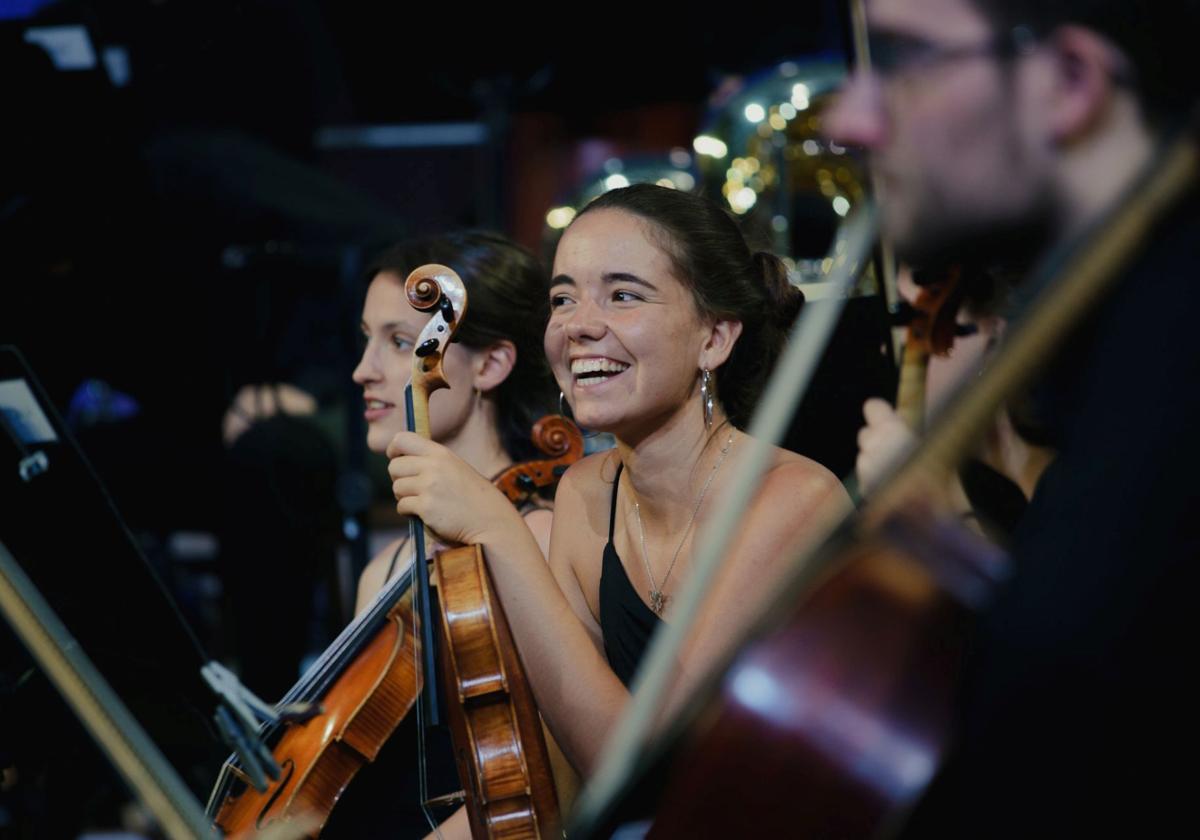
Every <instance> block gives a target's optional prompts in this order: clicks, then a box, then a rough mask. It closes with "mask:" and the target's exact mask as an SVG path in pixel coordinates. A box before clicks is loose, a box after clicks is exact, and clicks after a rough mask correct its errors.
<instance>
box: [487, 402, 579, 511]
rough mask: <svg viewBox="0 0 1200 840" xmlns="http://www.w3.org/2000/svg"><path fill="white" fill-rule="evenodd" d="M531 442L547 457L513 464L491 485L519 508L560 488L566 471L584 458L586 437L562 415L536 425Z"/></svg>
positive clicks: (545, 418) (551, 417) (552, 416)
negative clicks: (545, 490)
mask: <svg viewBox="0 0 1200 840" xmlns="http://www.w3.org/2000/svg"><path fill="white" fill-rule="evenodd" d="M530 439H531V440H532V441H533V445H534V446H535V447H537V449H538V451H539V452H541V453H542V454H543V455H546V456H547V457H546V458H543V459H536V460H532V461H522V462H521V463H519V464H513V465H512V466H511V467H509V468H508V469H506V470H504V471H503V472H501V473H500V474H499V475H497V476H496V477H495V478H493V479H492V484H494V485H495V486H496V487H497V488H499V490H500V492H502V493H503V494H504V495H505V496H507V497H508V500H509V501H510V502H512V503H513V505H515V506H516V507H518V508H519V507H521V505H523V504H525V503H526V502H528V501H529V500H530V499H531V498H533V495H534V494H535V493H537V492H538V491H539V490H541V489H542V488H544V487H552V486H554V485H555V484H557V483H558V480H559V479H560V478H562V475H563V473H565V472H566V471H567V467H569V466H571V464H574V463H575V462H576V461H578V460H579V459H580V458H582V457H583V433H582V432H580V431H579V427H578V426H576V425H575V424H574V423H572V422H571V421H570V420H568V419H567V418H566V417H563V416H562V415H561V414H550V415H547V416H545V417H543V418H541V419H540V420H538V421H537V422H536V423H534V424H533V431H532V432H531V433H530Z"/></svg>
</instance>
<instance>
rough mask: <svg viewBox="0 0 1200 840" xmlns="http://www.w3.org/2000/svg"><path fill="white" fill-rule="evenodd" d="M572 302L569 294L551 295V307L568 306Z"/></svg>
mask: <svg viewBox="0 0 1200 840" xmlns="http://www.w3.org/2000/svg"><path fill="white" fill-rule="evenodd" d="M570 302H571V298H570V297H569V296H567V295H550V308H551V309H558V308H559V307H560V306H566V305H567V304H568V303H570Z"/></svg>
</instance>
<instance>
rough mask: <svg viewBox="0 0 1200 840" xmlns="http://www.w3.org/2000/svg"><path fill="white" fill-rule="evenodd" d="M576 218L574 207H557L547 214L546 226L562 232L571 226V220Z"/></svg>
mask: <svg viewBox="0 0 1200 840" xmlns="http://www.w3.org/2000/svg"><path fill="white" fill-rule="evenodd" d="M574 218H575V208H574V207H555V208H554V209H553V210H551V211H550V212H549V213H547V214H546V224H548V225H550V227H552V228H554V229H555V230H562V229H563V228H565V227H566V226H567V225H569V224H571V220H572V219H574Z"/></svg>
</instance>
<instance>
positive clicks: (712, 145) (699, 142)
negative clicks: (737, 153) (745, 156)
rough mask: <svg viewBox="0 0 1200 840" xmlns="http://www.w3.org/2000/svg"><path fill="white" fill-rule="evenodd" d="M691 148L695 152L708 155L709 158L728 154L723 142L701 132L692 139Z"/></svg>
mask: <svg viewBox="0 0 1200 840" xmlns="http://www.w3.org/2000/svg"><path fill="white" fill-rule="evenodd" d="M692 148H693V149H695V150H696V154H699V155H708V156H709V157H711V158H723V157H725V155H727V154H729V148H728V147H727V146H726V145H725V144H724V143H722V142H721V141H720V140H718V139H717V138H716V137H709V136H708V135H707V134H701V135H700V136H699V137H697V138H696V139H695V140H693V141H692Z"/></svg>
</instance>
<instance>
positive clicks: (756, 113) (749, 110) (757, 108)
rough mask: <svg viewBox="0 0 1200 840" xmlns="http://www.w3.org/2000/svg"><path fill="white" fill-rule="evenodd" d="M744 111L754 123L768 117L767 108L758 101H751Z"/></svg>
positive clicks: (747, 117)
mask: <svg viewBox="0 0 1200 840" xmlns="http://www.w3.org/2000/svg"><path fill="white" fill-rule="evenodd" d="M744 113H745V114H746V119H747V120H749V121H750V122H752V123H760V122H762V121H763V120H764V119H766V117H767V112H766V109H764V108H763V106H761V105H759V104H758V103H757V102H751V103H750V104H749V105H747V106H746V110H745V112H744Z"/></svg>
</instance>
